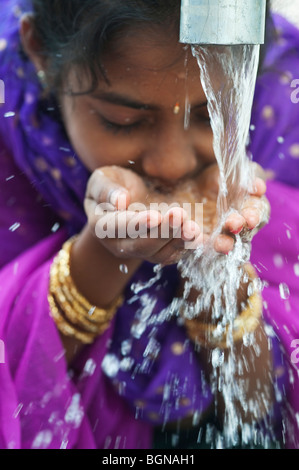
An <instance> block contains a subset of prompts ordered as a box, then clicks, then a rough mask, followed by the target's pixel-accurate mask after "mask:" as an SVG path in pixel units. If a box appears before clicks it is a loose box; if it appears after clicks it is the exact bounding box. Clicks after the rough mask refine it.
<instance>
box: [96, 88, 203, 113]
mask: <svg viewBox="0 0 299 470" xmlns="http://www.w3.org/2000/svg"><path fill="white" fill-rule="evenodd" d="M92 97H93V98H95V99H97V100H100V101H106V102H107V103H111V104H115V105H118V106H126V107H128V108H133V109H139V110H149V111H152V110H157V109H159V107H158V106H156V105H151V104H146V103H142V102H140V101H137V100H134V99H132V98H130V97H128V96H125V95H120V94H118V93H115V92H96V93H93V94H92ZM207 104H208V102H207V101H204V102H202V103H199V104H197V105H195V106H194V107H193V108H204V107H206V106H207Z"/></svg>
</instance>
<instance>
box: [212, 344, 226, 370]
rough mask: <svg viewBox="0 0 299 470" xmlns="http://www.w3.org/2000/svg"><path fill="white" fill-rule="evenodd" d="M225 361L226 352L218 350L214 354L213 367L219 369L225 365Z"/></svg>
mask: <svg viewBox="0 0 299 470" xmlns="http://www.w3.org/2000/svg"><path fill="white" fill-rule="evenodd" d="M223 361H224V352H223V351H221V349H219V348H216V349H214V350H213V352H212V365H213V367H214V368H215V367H219V366H221V364H223Z"/></svg>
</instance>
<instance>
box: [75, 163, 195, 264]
mask: <svg viewBox="0 0 299 470" xmlns="http://www.w3.org/2000/svg"><path fill="white" fill-rule="evenodd" d="M160 202H161V203H165V206H164V208H163V210H161V206H160V207H157V203H160ZM155 204H156V206H155ZM153 206H154V207H153ZM84 208H85V212H86V214H87V217H88V223H89V226H90V227H91V229H92V230H93V232H94V233H95V234H96V236H97V237H98V238H99V239H100V240H101V243H102V244H103V245H104V246H105V247H106V249H108V250H109V251H110V252H111V253H113V254H114V255H115V256H117V257H120V258H137V259H143V260H148V261H151V262H153V263H159V264H172V263H175V262H177V261H178V260H179V259H180V258H181V257H182V254H183V253H184V252H185V249H186V246H185V245H186V243H188V242H189V241H190V240H193V239H198V240H199V239H200V236H201V233H200V227H199V226H198V225H197V224H196V223H195V222H194V221H192V220H190V218H188V214H187V213H186V211H185V210H184V209H183V208H182V207H179V206H178V205H172V204H171V198H170V197H169V196H166V195H165V194H164V195H162V194H160V193H158V192H157V191H154V190H153V188H150V187H149V186H148V184H147V183H146V181H145V180H144V179H143V178H141V177H140V176H139V175H137V174H136V173H135V172H133V171H132V170H129V169H125V168H122V167H117V166H109V167H108V166H107V167H102V168H100V169H98V170H96V171H94V173H93V174H92V175H91V177H90V179H89V182H88V186H87V191H86V197H85V200H84Z"/></svg>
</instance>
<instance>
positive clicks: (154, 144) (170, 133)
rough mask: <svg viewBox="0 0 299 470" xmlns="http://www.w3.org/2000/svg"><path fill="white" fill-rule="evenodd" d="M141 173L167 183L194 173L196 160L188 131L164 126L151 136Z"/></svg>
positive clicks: (196, 164)
mask: <svg viewBox="0 0 299 470" xmlns="http://www.w3.org/2000/svg"><path fill="white" fill-rule="evenodd" d="M142 166H143V171H144V172H145V173H146V174H147V175H148V176H150V177H153V178H158V179H160V180H162V181H165V182H167V183H171V182H176V181H178V180H180V179H182V178H184V177H186V176H188V175H189V174H192V173H193V172H194V171H196V169H197V166H198V158H197V155H196V148H195V145H194V143H193V140H192V135H191V133H190V131H189V130H185V129H184V128H182V129H177V128H171V129H167V128H166V126H165V127H164V128H161V129H160V131H159V132H157V133H155V135H153V136H152V138H151V142H150V144H149V145H148V146H147V150H146V152H145V154H144V156H143V159H142Z"/></svg>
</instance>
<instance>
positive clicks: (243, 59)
mask: <svg viewBox="0 0 299 470" xmlns="http://www.w3.org/2000/svg"><path fill="white" fill-rule="evenodd" d="M259 52H260V48H259V46H257V45H254V46H252V45H251V46H249V45H245V46H244V45H242V46H204V47H202V46H193V47H192V53H193V55H194V57H195V58H196V59H197V62H198V66H199V69H200V72H201V83H202V86H203V89H204V92H205V94H206V97H207V102H208V110H209V115H210V121H211V127H212V130H213V138H214V140H213V146H214V153H215V157H216V160H217V163H218V167H219V174H220V179H219V195H218V201H217V211H218V224H217V227H216V228H215V230H214V232H213V234H212V236H211V240H210V243H209V244H208V245H207V246H206V247H205V248H204V249H203V248H200V249H199V250H197V251H196V252H195V253H192V254H190V255H189V256H188V258H187V259H184V260H181V261H180V262H179V264H178V267H179V269H180V271H181V274H182V277H183V278H185V280H186V282H185V286H184V289H185V290H184V295H183V298H184V301H183V302H182V304H181V312H182V310H183V315H184V316H185V317H186V318H193V317H194V315H195V314H197V313H198V312H207V311H209V312H210V315H211V319H210V321H211V322H212V323H214V324H217V328H216V330H215V331H216V334H217V332H218V333H219V334H222V333H223V331H224V329H227V328H228V335H227V338H228V343H227V346H228V347H229V349H230V354H229V355H228V356H227V355H226V356H225V357H224V354H223V351H222V350H221V349H219V348H215V349H213V350H212V351H211V363H212V369H213V370H212V373H211V377H210V382H211V387H212V389H213V390H214V393H215V397H216V395H217V392H220V393H221V395H222V399H223V401H224V405H225V412H224V414H225V416H224V426H223V431H222V433H221V435H219V434H218V437H216V438H215V439H214V445H215V446H216V447H217V446H218V447H230V446H234V445H236V444H238V442H239V439H240V432H241V435H243V434H244V433H245V434H246V440H250V438H249V435H250V434H251V438H253V434H254V432H255V431H254V427H252V429H251V431H249V428H248V426H243V423H242V417H241V415H242V413H241V412H240V410H241V411H244V412H245V413H246V412H247V411H248V406H249V405H248V403H246V400H245V396H246V395H245V393H244V390H243V384H242V379H241V380H240V379H238V380H237V379H236V377H237V375H239V376H240V370H241V369H242V368H244V364H242V361H241V360H240V358H237V357H236V355H235V349H234V344H233V339H232V338H233V335H232V332H233V322H234V320H235V318H236V317H237V315H238V314H239V312H238V307H237V291H238V288H239V287H240V284H241V282H243V281H245V280H246V279H244V271H243V266H244V264H245V263H246V262H247V261H248V260H249V258H250V251H251V236H250V233H249V232H247V233H246V231H243V232H241V234H240V235H237V236H236V242H235V247H234V250H233V251H232V252H231V253H230V254H229V255H228V256H223V255H220V254H218V253H216V252H215V251H214V250H213V243H214V239H215V237H216V236H217V235H218V234H219V233H220V232H221V229H222V226H223V222H224V220H225V218H226V217H227V215H228V214H229V213H230V212H232V211H239V210H240V208H241V204H242V203H243V202H244V200H245V198H246V197H247V196H248V194H249V192H250V191H252V189H253V181H254V179H253V173H252V170H251V164H250V158H249V156H248V155H247V154H246V145H247V143H248V136H249V127H250V118H251V108H252V103H253V96H254V89H255V82H256V76H257V69H258V63H259ZM257 287H259V286H255V287H254V288H257ZM194 289H195V290H196V291H197V292H198V296H197V297H196V298H195V300H194V301H193V303H191V304H190V302H188V299H189V296H190V293H191V292H192V290H194ZM253 341H254V340H253V338H252V337H251V338H249V337H248V338H244V339H243V344H244V346H245V347H246V346H249V345H252V343H253ZM254 349H255V354H256V355H258V354H259V351H258V348H257V347H255V348H254ZM241 376H242V374H241ZM250 406H251V409H252V408H253V407H257V408H258V407H259V403H258V400H257V401H256V402H255V403H254V404H251V405H250ZM251 411H252V410H251ZM256 414H257V415H258V410H257V413H256ZM245 431H246V432H245ZM245 434H244V435H245ZM242 438H244V436H242V437H241V439H242ZM217 442H218V444H217Z"/></svg>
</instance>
